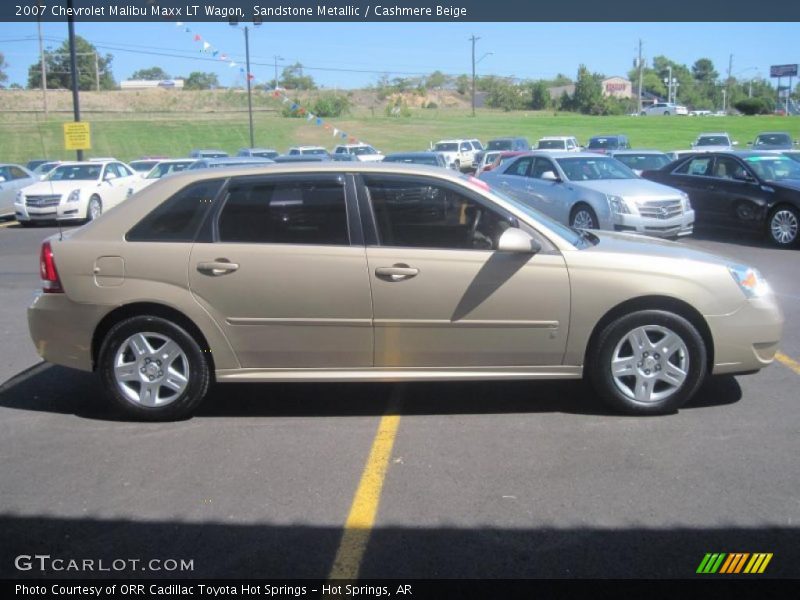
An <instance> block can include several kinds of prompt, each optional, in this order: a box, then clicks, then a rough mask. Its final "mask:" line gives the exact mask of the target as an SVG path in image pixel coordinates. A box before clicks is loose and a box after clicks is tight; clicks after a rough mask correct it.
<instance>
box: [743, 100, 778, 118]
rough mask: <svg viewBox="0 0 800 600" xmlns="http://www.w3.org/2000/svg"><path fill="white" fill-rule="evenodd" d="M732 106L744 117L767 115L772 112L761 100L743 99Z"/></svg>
mask: <svg viewBox="0 0 800 600" xmlns="http://www.w3.org/2000/svg"><path fill="white" fill-rule="evenodd" d="M733 106H734V107H735V108H736V110H738V111H739V112H741V113H744V114H746V115H768V114H770V113H771V112H772V110H773V109H772V107H771V106H768V105H767V103H766V102H765V101H764V99H763V98H745V99H744V100H739V101H738V102H736V103H734V105H733Z"/></svg>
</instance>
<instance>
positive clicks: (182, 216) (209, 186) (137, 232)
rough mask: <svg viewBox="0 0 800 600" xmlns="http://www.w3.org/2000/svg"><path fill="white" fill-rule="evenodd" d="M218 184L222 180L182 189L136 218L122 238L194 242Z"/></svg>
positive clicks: (216, 191) (220, 183) (141, 240)
mask: <svg viewBox="0 0 800 600" xmlns="http://www.w3.org/2000/svg"><path fill="white" fill-rule="evenodd" d="M221 186H222V180H221V179H215V180H212V181H200V182H198V183H193V184H192V185H190V186H187V187H185V188H183V189H182V190H181V191H179V192H178V193H177V194H175V195H174V196H172V197H171V198H170V199H168V200H167V201H165V202H162V203H161V204H160V205H159V206H158V207H157V208H156V209H154V210H153V211H152V212H150V214H148V215H147V216H146V217H145V218H144V219H142V220H141V221H139V223H138V224H136V225H135V226H134V227H133V229H131V230H130V231H129V232H128V235H127V236H125V238H126V239H127V240H128V241H129V242H193V241H194V239H195V237H196V236H197V231H198V229H199V228H200V225H201V223H202V222H203V219H204V218H205V216H206V214H207V213H208V211H209V209H210V208H211V206H212V203H213V201H214V198H215V197H216V195H217V193H218V192H219V189H220V187H221Z"/></svg>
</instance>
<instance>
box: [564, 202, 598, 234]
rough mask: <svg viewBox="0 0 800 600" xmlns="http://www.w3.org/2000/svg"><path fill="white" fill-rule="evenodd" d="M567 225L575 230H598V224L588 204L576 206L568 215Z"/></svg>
mask: <svg viewBox="0 0 800 600" xmlns="http://www.w3.org/2000/svg"><path fill="white" fill-rule="evenodd" d="M569 224H570V226H572V227H576V228H577V229H598V228H599V226H600V222H599V221H598V220H597V215H596V214H595V212H594V211H593V210H592V207H591V206H589V205H588V204H584V203H580V204H576V205H575V206H574V207H573V208H572V211H571V212H570V214H569Z"/></svg>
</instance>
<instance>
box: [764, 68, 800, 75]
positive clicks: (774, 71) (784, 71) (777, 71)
mask: <svg viewBox="0 0 800 600" xmlns="http://www.w3.org/2000/svg"><path fill="white" fill-rule="evenodd" d="M769 76H770V77H797V65H772V66H771V67H770V68H769Z"/></svg>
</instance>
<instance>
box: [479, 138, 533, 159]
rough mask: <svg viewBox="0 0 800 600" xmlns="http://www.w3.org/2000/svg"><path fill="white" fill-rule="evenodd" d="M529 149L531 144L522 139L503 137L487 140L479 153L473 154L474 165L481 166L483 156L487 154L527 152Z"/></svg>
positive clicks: (526, 139)
mask: <svg viewBox="0 0 800 600" xmlns="http://www.w3.org/2000/svg"><path fill="white" fill-rule="evenodd" d="M530 149H531V143H530V142H529V141H528V138H524V137H503V138H495V139H493V140H489V142H488V143H487V144H486V147H485V148H484V149H483V150H481V151H480V152H476V153H475V162H474V164H475V165H479V164H481V161H482V160H483V156H484V155H485V154H486V153H487V152H498V151H502V152H527V151H528V150H530Z"/></svg>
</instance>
